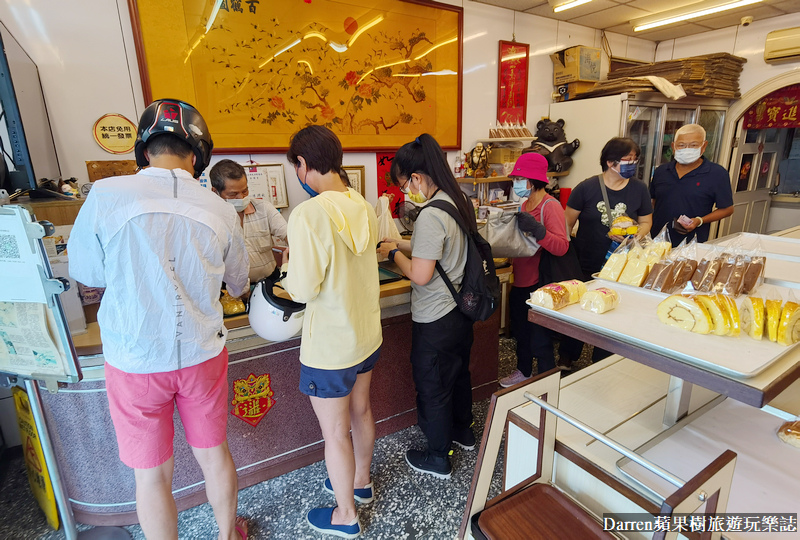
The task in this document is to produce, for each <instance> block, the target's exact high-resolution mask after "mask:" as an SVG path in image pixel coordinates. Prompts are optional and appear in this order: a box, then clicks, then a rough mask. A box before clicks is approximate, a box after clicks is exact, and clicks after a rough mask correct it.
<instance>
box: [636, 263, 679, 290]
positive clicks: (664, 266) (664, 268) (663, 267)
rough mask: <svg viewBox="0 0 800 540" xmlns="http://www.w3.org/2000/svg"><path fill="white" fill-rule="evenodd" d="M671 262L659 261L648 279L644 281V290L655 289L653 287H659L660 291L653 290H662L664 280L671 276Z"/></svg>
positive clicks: (651, 270)
mask: <svg viewBox="0 0 800 540" xmlns="http://www.w3.org/2000/svg"><path fill="white" fill-rule="evenodd" d="M671 264H672V263H671V262H670V261H658V262H657V263H655V264H654V265H653V266H652V267H651V268H650V273H649V274H647V278H646V279H645V280H644V284H643V285H642V288H644V289H653V287H655V286H658V287H659V288H658V289H653V290H659V291H660V290H661V285H662V284H663V282H664V280H665V279H666V275H667V274H670V273H671V271H670V266H671Z"/></svg>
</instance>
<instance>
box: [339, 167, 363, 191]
mask: <svg viewBox="0 0 800 540" xmlns="http://www.w3.org/2000/svg"><path fill="white" fill-rule="evenodd" d="M342 169H344V171H345V172H346V173H347V179H348V180H349V181H350V187H351V188H353V189H354V190H356V191H358V192H359V193H361V196H362V197H363V196H364V177H365V176H366V169H365V168H364V166H363V165H345V166H344V167H342Z"/></svg>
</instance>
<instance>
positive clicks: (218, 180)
mask: <svg viewBox="0 0 800 540" xmlns="http://www.w3.org/2000/svg"><path fill="white" fill-rule="evenodd" d="M209 177H210V178H211V189H212V190H213V191H214V193H216V194H217V195H219V196H220V197H222V198H223V199H225V200H226V201H227V202H229V203H230V204H232V205H233V207H234V209H236V213H237V214H239V220H240V223H241V224H242V228H243V229H244V242H245V245H246V246H247V255H248V256H249V257H250V283H253V284H254V283H256V282H257V281H259V280H261V279H264V278H265V277H269V276H270V275H272V274H273V273H278V272H279V270H278V268H277V265H276V262H275V255H273V253H272V237H273V236H274V237H276V238H278V239H279V240H282V241H286V220H285V219H284V218H283V216H282V215H281V213H280V212H278V210H276V209H275V207H274V206H272V205H271V204H270V203H269V202H267V201H265V200H261V199H251V198H250V197H249V194H250V192H249V190H248V188H247V175H246V174H245V171H244V167H242V166H241V165H239V164H238V163H236V162H235V161H232V160H230V159H223V160H222V161H219V162H218V163H217V164H215V165H214V166H213V167H212V168H211V172H210V173H209Z"/></svg>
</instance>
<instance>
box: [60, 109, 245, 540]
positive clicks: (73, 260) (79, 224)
mask: <svg viewBox="0 0 800 540" xmlns="http://www.w3.org/2000/svg"><path fill="white" fill-rule="evenodd" d="M212 148H213V142H212V140H211V136H210V134H209V133H208V128H207V126H206V124H205V121H204V120H203V118H202V116H200V113H198V112H197V110H196V109H195V108H194V107H192V106H191V105H189V104H187V103H183V102H181V101H177V100H159V101H156V102H154V103H152V104H151V105H150V106H149V107H147V109H145V111H144V113H143V114H142V118H141V120H140V122H139V134H138V137H137V140H136V146H135V152H136V161H137V164H138V165H139V166H140V167H144V166H147V165H149V167H147V168H146V169H144V170H141V171H140V172H139V173H138V174H136V175H131V176H117V177H112V178H107V179H105V180H100V181H98V182H97V183H96V184H95V185H94V187H93V188H92V191H91V192H90V193H89V196H88V197H87V199H86V202H85V203H84V204H83V207H82V208H81V211H80V213H79V214H78V217H77V219H76V220H75V225H74V227H73V229H72V233H71V235H70V239H69V243H68V249H69V253H70V274H71V275H72V277H74V278H75V279H76V280H78V281H79V282H81V283H83V284H84V285H88V286H92V287H105V289H106V291H105V294H104V296H103V300H102V302H101V304H100V310H99V312H98V314H97V320H98V323H99V325H100V332H101V335H102V340H103V355H104V357H105V361H106V364H105V374H106V390H107V393H108V401H109V409H110V413H111V419H112V421H113V423H114V429H115V431H116V434H117V442H118V444H119V453H120V459H121V460H122V462H123V463H125V464H126V465H128V466H129V467H131V468H133V469H134V475H135V478H136V512H137V514H138V517H139V523H140V525H141V527H142V530H143V531H144V534H145V536H147V537H148V538H175V539H177V537H178V536H177V533H178V527H177V518H178V515H177V509H176V506H175V500H174V499H173V497H172V473H173V469H174V463H175V462H174V457H173V448H172V439H173V434H174V425H173V420H172V416H173V403H176V404H177V405H178V412H179V413H180V416H181V421H182V423H183V426H184V429H185V431H186V440H187V442H188V443H189V444H190V445H191V446H192V450H193V453H194V455H195V457H196V458H197V461H198V462H199V463H200V466H201V468H202V470H203V476H204V478H205V482H206V494H207V496H208V500H209V502H210V503H211V506H212V508H213V510H214V516H215V517H216V519H217V524H218V525H219V538H220V539H225V540H231V539H236V538H240V537H241V538H245V537H246V535H247V528H246V527H247V524H246V522H245V521H244V520H242V519H241V518H236V505H237V477H236V469H235V468H234V465H233V460H232V458H231V454H230V451H229V450H228V443H227V441H226V421H227V416H228V378H227V373H228V354H227V350H226V349H225V337H226V335H227V330H226V329H225V326H224V324H223V322H222V306H221V305H220V303H219V291H220V286H221V284H222V281H223V280H224V281H225V283H226V284H227V286H228V289H229V290H230V291H231V294H234V295H236V296H238V295H239V294H241V292H242V290H243V289H244V287H245V285H246V284H247V270H248V260H247V252H246V249H245V245H244V238H243V236H242V228H241V226H240V224H239V220H238V218H237V216H236V212H235V210H234V209H233V207H232V206H231V205H229V204H226V203H225V202H223V201H222V200H220V199H219V198H218V197H215V196H214V195H213V194H212V193H210V192H209V191H208V190H206V189H205V188H203V187H202V186H200V184H199V183H198V182H197V181H196V178H197V177H198V176H199V175H200V173H201V172H202V171H203V169H205V168H206V167H207V166H208V161H209V159H210V156H211V149H212Z"/></svg>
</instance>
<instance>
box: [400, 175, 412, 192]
mask: <svg viewBox="0 0 800 540" xmlns="http://www.w3.org/2000/svg"><path fill="white" fill-rule="evenodd" d="M409 182H411V177H408V178H406V181H405V182H403V185H402V186H400V193H402V194H403V195H408V184H409Z"/></svg>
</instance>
